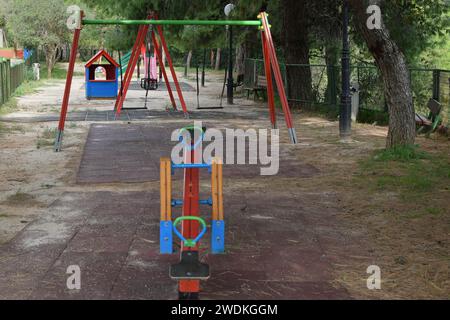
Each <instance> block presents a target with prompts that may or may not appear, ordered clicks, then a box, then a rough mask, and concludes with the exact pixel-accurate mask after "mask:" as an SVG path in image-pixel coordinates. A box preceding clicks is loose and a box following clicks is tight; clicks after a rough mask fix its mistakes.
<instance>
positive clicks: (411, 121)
mask: <svg viewBox="0 0 450 320" xmlns="http://www.w3.org/2000/svg"><path fill="white" fill-rule="evenodd" d="M369 2H370V4H378V5H379V4H380V1H379V0H372V1H369ZM350 6H351V8H352V9H353V11H354V13H355V18H356V19H355V20H356V24H357V28H358V30H359V32H360V33H361V35H362V36H363V38H364V40H365V42H366V43H367V46H368V48H369V51H370V53H371V54H372V56H373V57H374V59H375V62H376V64H377V66H378V68H379V69H380V72H381V75H382V78H383V83H384V94H385V97H386V102H387V105H388V109H389V133H388V137H387V142H386V147H387V148H392V147H396V146H401V145H412V144H414V141H415V137H416V126H415V115H414V105H413V95H412V90H411V83H410V78H409V70H408V67H407V65H406V59H405V56H404V54H403V53H402V52H401V51H400V49H399V47H398V45H397V44H396V43H395V41H394V40H392V38H391V36H390V34H389V30H388V29H387V27H386V25H384V23H383V24H382V28H381V29H380V30H369V29H368V28H367V24H366V22H367V19H368V17H369V16H368V15H367V14H366V8H367V3H364V1H361V0H350Z"/></svg>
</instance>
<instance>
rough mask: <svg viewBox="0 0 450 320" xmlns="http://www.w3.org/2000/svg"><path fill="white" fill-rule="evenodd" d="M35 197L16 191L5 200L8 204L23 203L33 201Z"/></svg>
mask: <svg viewBox="0 0 450 320" xmlns="http://www.w3.org/2000/svg"><path fill="white" fill-rule="evenodd" d="M34 198H35V197H34V196H33V195H31V194H29V193H24V192H21V191H17V192H16V193H15V194H13V195H10V196H9V197H8V198H7V199H6V201H7V202H8V204H23V203H25V202H30V201H34V200H35V199H34Z"/></svg>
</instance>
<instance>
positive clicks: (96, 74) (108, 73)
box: [89, 63, 116, 82]
mask: <svg viewBox="0 0 450 320" xmlns="http://www.w3.org/2000/svg"><path fill="white" fill-rule="evenodd" d="M89 81H94V82H95V81H111V82H113V81H116V67H115V66H114V65H112V64H104V63H103V64H93V65H91V66H90V67H89Z"/></svg>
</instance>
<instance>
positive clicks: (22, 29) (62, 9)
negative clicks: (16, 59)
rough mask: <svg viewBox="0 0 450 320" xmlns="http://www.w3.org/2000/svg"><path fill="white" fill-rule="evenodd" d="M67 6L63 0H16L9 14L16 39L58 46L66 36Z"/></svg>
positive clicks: (25, 42) (27, 44)
mask: <svg viewBox="0 0 450 320" xmlns="http://www.w3.org/2000/svg"><path fill="white" fill-rule="evenodd" d="M66 20H67V17H66V6H65V5H64V2H62V1H60V0H14V1H13V2H12V5H11V12H10V15H9V16H8V18H7V27H8V30H9V31H10V32H11V33H12V36H13V38H14V39H15V41H16V43H18V44H20V45H23V46H27V47H33V48H35V47H38V46H43V47H46V46H54V47H57V46H59V45H61V44H63V43H65V41H66V40H67V37H68V33H69V32H68V29H67V27H66V25H65V22H66Z"/></svg>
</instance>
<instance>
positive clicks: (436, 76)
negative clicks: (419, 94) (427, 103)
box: [433, 70, 441, 101]
mask: <svg viewBox="0 0 450 320" xmlns="http://www.w3.org/2000/svg"><path fill="white" fill-rule="evenodd" d="M440 80H441V72H440V70H433V99H434V100H436V101H440V98H441V92H440V82H441V81H440Z"/></svg>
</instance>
